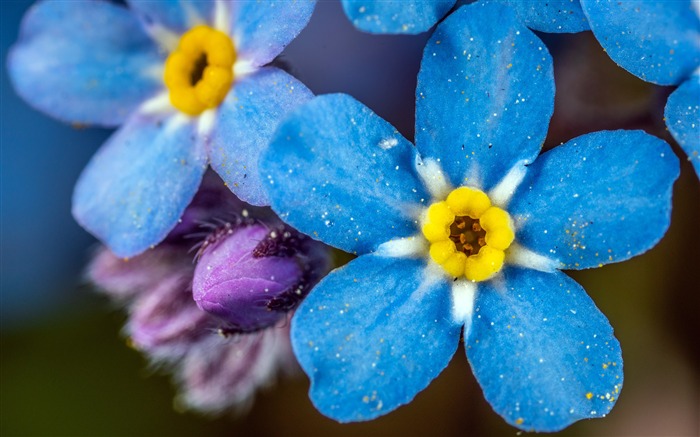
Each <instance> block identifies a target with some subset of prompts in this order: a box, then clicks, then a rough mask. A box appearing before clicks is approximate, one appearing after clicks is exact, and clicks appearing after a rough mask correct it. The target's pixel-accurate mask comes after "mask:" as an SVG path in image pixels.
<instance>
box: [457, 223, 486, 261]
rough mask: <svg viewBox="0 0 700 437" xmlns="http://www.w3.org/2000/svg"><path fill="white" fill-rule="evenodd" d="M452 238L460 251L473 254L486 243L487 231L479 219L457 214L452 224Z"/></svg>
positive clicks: (468, 254)
mask: <svg viewBox="0 0 700 437" xmlns="http://www.w3.org/2000/svg"><path fill="white" fill-rule="evenodd" d="M450 240H452V241H453V242H454V243H455V246H456V248H457V251H458V252H463V253H465V254H466V255H467V256H471V255H475V254H477V253H479V250H480V249H481V248H482V247H483V246H485V245H486V231H485V230H484V229H482V227H481V224H480V223H479V219H473V218H471V217H469V216H457V217H455V221H454V223H452V225H451V226H450Z"/></svg>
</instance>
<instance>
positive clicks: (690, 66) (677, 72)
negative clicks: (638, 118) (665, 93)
mask: <svg viewBox="0 0 700 437" xmlns="http://www.w3.org/2000/svg"><path fill="white" fill-rule="evenodd" d="M582 5H583V9H584V11H585V13H586V15H587V16H588V20H589V21H590V23H591V30H593V34H594V35H595V36H596V38H598V41H599V42H600V44H601V45H602V46H603V48H604V49H605V51H606V53H608V55H609V56H610V57H611V58H612V59H613V60H614V61H615V62H616V63H617V64H618V65H620V66H621V67H622V68H624V69H625V70H627V71H629V72H630V73H632V74H634V75H635V76H637V77H639V78H641V79H642V80H645V81H648V82H652V83H655V84H659V85H679V87H678V89H677V90H676V91H674V92H673V93H672V94H671V96H670V97H669V98H668V103H667V104H666V110H665V114H664V115H665V121H666V125H667V126H668V129H669V130H670V131H671V134H672V135H673V138H674V139H675V140H676V141H677V142H678V144H679V145H680V146H681V148H682V149H683V151H684V152H685V153H686V154H687V155H688V160H689V161H690V162H691V163H692V164H693V166H694V167H695V171H696V172H697V173H698V174H700V3H699V2H698V1H696V0H692V1H691V0H681V1H671V2H657V1H637V0H635V1H624V2H615V1H607V0H583V1H582Z"/></svg>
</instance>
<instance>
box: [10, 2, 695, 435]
mask: <svg viewBox="0 0 700 437" xmlns="http://www.w3.org/2000/svg"><path fill="white" fill-rule="evenodd" d="M127 3H128V8H125V7H122V6H119V5H116V4H113V3H110V2H106V1H92V2H51V1H46V0H45V1H41V2H39V3H38V4H37V5H35V6H34V7H33V9H32V10H31V11H30V12H29V13H28V14H27V16H26V18H25V20H24V22H23V25H22V32H21V35H20V38H19V40H18V42H17V44H16V45H15V46H14V48H13V49H12V51H11V53H10V55H9V58H8V69H9V77H10V78H11V80H12V83H13V85H14V87H15V89H16V90H17V92H18V93H19V94H20V95H21V96H22V97H24V98H25V99H26V100H27V101H28V102H29V103H30V104H32V105H33V106H35V107H36V108H37V109H39V110H41V111H44V112H46V113H48V114H50V115H53V116H55V117H57V118H59V119H61V120H64V121H67V122H70V123H76V124H81V125H82V124H91V125H100V126H106V127H119V128H118V129H117V130H116V132H115V133H114V134H113V136H112V137H111V138H110V139H109V140H108V141H107V143H106V144H105V145H104V146H102V148H101V149H100V150H99V151H98V152H97V154H96V155H95V156H94V158H93V159H92V160H91V162H90V163H89V164H88V166H87V168H86V169H85V170H84V172H83V174H82V175H81V177H80V179H79V180H78V182H77V186H76V188H75V192H74V197H73V214H74V216H75V218H76V220H77V221H78V222H79V223H80V224H81V225H82V226H83V227H84V228H85V229H87V230H88V231H89V232H91V233H92V234H94V235H95V236H96V237H97V238H98V239H100V240H101V241H102V242H103V243H104V244H105V246H103V247H101V248H100V249H99V250H98V251H97V253H96V255H95V257H94V259H93V261H92V262H91V264H90V266H89V269H88V276H89V278H90V280H91V281H92V282H93V283H94V284H96V285H97V287H98V288H99V289H101V290H103V291H104V292H105V293H106V294H107V295H109V296H110V297H112V298H113V299H115V300H116V301H119V302H121V303H123V304H124V305H125V307H126V309H127V311H128V314H129V316H128V321H127V324H126V327H125V332H126V335H127V336H128V338H129V342H130V344H131V345H133V346H134V347H135V348H136V349H138V350H140V351H142V352H143V353H145V354H146V355H147V356H148V357H149V358H150V359H151V360H152V361H153V362H154V363H156V364H158V365H164V366H167V367H168V368H170V369H171V370H172V371H173V373H174V374H175V377H176V379H177V380H178V382H179V384H180V387H181V395H180V400H181V401H182V402H183V404H184V405H187V406H189V407H191V408H195V409H199V410H203V411H215V412H220V411H223V410H226V409H230V408H233V407H240V406H241V405H245V404H247V403H249V401H250V400H251V399H252V396H253V394H254V393H255V391H256V390H257V389H258V388H259V387H262V386H265V385H267V384H268V383H269V381H270V380H271V379H272V378H274V376H275V375H276V374H278V373H286V372H291V371H294V369H296V361H297V360H298V362H299V364H301V367H302V369H303V370H304V371H305V372H306V374H307V375H308V376H309V378H310V379H311V389H310V397H311V400H312V401H313V403H314V405H315V406H316V407H317V408H318V410H319V411H321V412H322V413H323V414H325V415H327V416H328V417H331V418H333V419H336V420H337V421H340V422H350V421H362V420H370V419H373V418H376V417H378V416H381V415H383V414H386V413H389V412H390V411H392V410H394V409H396V408H398V407H400V406H401V405H404V404H406V403H408V402H410V401H411V400H412V399H413V398H414V397H415V396H416V395H417V393H419V392H420V391H421V390H423V389H424V388H425V387H427V386H428V384H430V382H431V381H432V380H433V379H434V378H436V377H437V376H438V375H439V374H440V372H441V371H442V370H443V369H444V368H445V367H446V366H447V364H448V363H449V361H450V360H451V358H452V357H453V355H454V354H455V352H456V350H457V348H458V346H459V344H460V343H463V344H464V348H465V352H466V355H467V358H468V360H469V362H470V364H471V368H472V371H473V373H474V375H475V377H476V379H477V381H478V382H479V384H480V385H481V387H482V389H483V392H484V396H485V397H486V399H487V401H488V402H489V403H490V404H491V406H492V407H493V409H494V410H495V411H496V412H497V413H498V414H500V415H501V416H502V417H503V418H504V419H505V420H506V421H507V422H508V423H509V424H511V425H513V426H515V427H517V428H520V429H523V430H536V431H557V430H560V429H563V428H565V427H567V426H569V425H570V424H572V423H574V422H576V421H578V420H581V419H585V418H594V417H602V416H605V415H606V414H608V413H609V412H610V411H611V409H612V408H613V406H614V405H615V402H616V400H617V399H618V397H619V395H620V391H621V389H622V384H623V371H622V368H623V362H622V352H621V349H620V344H619V342H618V340H617V339H616V338H615V336H614V334H613V329H612V327H611V325H610V323H609V322H608V320H607V318H606V317H605V316H604V315H603V314H602V313H601V312H600V310H598V308H597V307H596V305H595V304H594V303H593V301H592V300H591V299H590V298H589V297H588V295H587V294H586V292H585V290H584V289H583V288H582V287H581V286H580V285H579V284H577V283H576V282H575V281H574V280H572V279H571V278H570V277H569V276H567V275H566V274H565V273H563V272H562V270H579V269H587V268H593V267H601V266H603V265H605V264H609V263H614V262H619V261H624V260H627V259H630V258H632V257H634V256H637V255H640V254H642V253H644V252H645V251H647V250H649V249H650V248H652V247H653V246H654V245H655V244H656V243H657V242H658V241H659V240H660V239H661V238H662V237H663V235H664V234H665V232H666V230H667V228H668V226H669V223H670V212H671V192H672V187H673V183H674V181H675V180H676V178H677V177H678V174H679V165H678V159H677V158H676V156H675V155H674V153H673V151H672V149H671V148H670V147H669V145H668V144H667V143H666V142H664V141H663V140H661V139H659V138H656V137H654V136H651V135H649V134H647V133H645V132H642V131H638V130H637V131H623V130H616V131H603V132H593V133H588V134H586V135H582V136H579V137H577V138H574V139H571V140H570V141H568V142H566V143H565V144H562V145H560V146H557V147H555V148H554V149H552V150H549V151H547V152H544V153H541V152H542V146H543V143H544V141H545V137H546V134H547V130H548V126H549V122H550V118H551V117H552V114H553V111H554V95H555V86H554V69H553V63H552V58H551V56H550V54H549V51H548V49H547V47H546V46H545V45H544V44H543V42H542V41H541V40H540V39H539V38H538V36H537V35H536V34H535V33H534V32H533V30H537V31H542V32H551V33H573V32H580V31H584V30H588V29H589V26H590V29H592V31H593V32H594V34H595V35H596V37H597V38H598V39H599V41H600V42H601V44H603V46H604V47H605V48H606V50H607V52H608V53H609V54H610V56H611V57H613V59H615V60H616V61H617V62H618V63H620V64H621V65H623V66H624V67H625V68H627V69H629V70H630V71H631V72H633V73H634V74H637V75H639V76H640V77H642V78H644V79H646V80H651V81H654V82H657V83H661V84H678V83H682V85H681V86H680V87H679V88H678V90H676V91H675V92H674V93H673V94H672V95H671V97H670V98H669V102H668V105H667V107H666V119H667V120H666V121H667V123H668V127H669V129H670V130H671V133H672V134H673V136H674V137H675V139H676V140H677V141H678V143H679V144H680V146H681V147H682V148H684V150H685V151H686V153H687V154H688V156H689V157H690V159H691V161H692V162H693V164H694V165H695V168H696V170H698V171H700V160H698V159H697V158H698V153H700V142H699V141H698V139H699V138H700V120H698V114H700V106H698V99H697V97H698V95H700V75H699V74H698V71H697V68H698V65H700V44H699V43H698V42H699V41H700V39H699V38H698V35H699V34H700V19H698V15H697V14H696V12H697V11H696V10H695V9H693V8H692V7H691V5H690V2H673V4H672V5H671V4H669V5H666V4H664V5H662V6H660V5H658V4H656V3H653V2H643V1H628V2H612V1H611V2H608V1H602V0H581V1H580V2H579V1H577V0H556V1H549V2H540V1H534V0H532V1H531V0H527V1H514V0H492V1H486V0H482V1H479V2H476V3H474V4H468V5H465V4H464V3H466V2H463V1H455V0H444V1H443V0H438V1H426V0H410V1H405V2H398V1H394V2H392V1H372V0H342V5H343V8H344V11H345V13H346V15H347V16H348V18H349V19H350V20H351V21H352V22H353V24H354V25H355V26H356V27H357V28H359V29H360V30H362V31H366V32H370V33H395V34H396V33H403V34H407V33H408V34H415V33H420V32H425V31H428V30H430V29H431V28H433V27H434V30H433V33H432V35H431V36H430V39H429V41H428V42H427V45H426V47H425V49H424V52H423V58H422V61H421V66H420V72H419V74H418V78H417V89H416V95H415V98H416V114H415V141H414V143H413V144H412V143H411V142H409V141H408V140H407V139H406V138H404V137H403V136H402V135H401V134H399V132H398V131H397V130H396V129H395V128H394V127H393V126H391V125H390V124H389V123H388V122H386V121H385V120H383V119H382V118H380V117H379V116H378V115H376V114H375V113H374V112H373V111H372V110H371V109H370V108H368V107H366V106H364V105H363V104H361V103H360V102H358V101H357V100H355V99H354V98H353V97H351V96H348V95H344V94H331V95H324V96H319V97H313V96H312V94H311V92H310V91H309V90H308V89H307V88H306V87H305V86H304V85H303V84H302V83H300V82H299V81H297V80H296V79H295V78H294V77H293V76H291V75H290V74H289V73H287V72H285V71H283V70H282V69H280V68H277V67H273V66H270V65H269V63H270V62H271V61H273V60H274V59H275V58H276V57H277V56H278V55H279V54H280V53H281V51H282V50H283V49H284V47H285V46H286V45H287V44H288V43H289V42H290V41H291V40H292V39H293V38H294V37H296V35H297V34H298V33H299V32H300V31H301V30H302V29H303V28H304V26H305V25H306V23H307V22H308V20H309V18H310V16H311V14H312V11H313V9H314V2H313V1H311V0H296V1H293V2H292V1H256V2H251V1H224V0H216V1H186V0H181V1H178V2H166V1H159V2H154V1H139V0H129V1H127ZM686 3H687V4H686ZM644 20H647V21H649V22H651V21H654V20H662V22H668V21H669V20H671V21H672V23H673V25H667V26H663V28H664V31H663V32H661V33H660V34H659V36H658V37H654V38H651V37H649V36H648V35H647V34H646V33H644V32H645V31H646V30H645V31H638V29H639V27H635V26H643V25H644V24H640V23H647V21H644ZM664 20H665V21H664ZM667 24H668V23H667ZM645 29H646V28H645ZM664 32H665V33H664ZM640 56H641V57H640ZM209 167H211V169H212V170H213V172H209V173H207V169H208V168H209ZM215 173H216V174H218V176H217V175H216V174H215ZM266 205H269V206H271V208H268V207H267V206H266ZM273 211H274V212H273ZM324 243H326V244H329V245H330V246H333V247H335V248H337V249H340V250H343V251H345V252H348V253H350V254H352V255H353V256H356V258H355V259H353V260H352V261H350V262H349V263H348V264H347V265H345V266H342V267H340V268H337V269H336V270H333V271H332V272H330V273H328V272H329V271H330V270H331V268H332V267H334V265H333V257H332V256H331V251H330V249H329V248H328V246H325V244H324ZM326 274H327V275H326ZM324 275H326V276H325V277H324ZM322 277H323V278H322ZM319 281H320V282H319ZM314 286H315V288H314ZM312 288H314V289H313V290H312ZM290 325H291V329H290Z"/></svg>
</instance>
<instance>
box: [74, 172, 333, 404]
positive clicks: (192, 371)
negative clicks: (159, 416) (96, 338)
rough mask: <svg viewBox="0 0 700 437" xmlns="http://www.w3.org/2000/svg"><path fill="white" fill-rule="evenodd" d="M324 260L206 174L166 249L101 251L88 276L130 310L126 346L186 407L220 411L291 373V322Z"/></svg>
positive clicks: (310, 244)
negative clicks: (165, 371)
mask: <svg viewBox="0 0 700 437" xmlns="http://www.w3.org/2000/svg"><path fill="white" fill-rule="evenodd" d="M193 249H194V251H193ZM195 255H196V257H195ZM327 255H328V253H327V249H326V248H325V246H323V245H322V244H320V243H318V242H316V241H313V240H311V239H310V238H308V237H306V236H304V235H302V234H299V233H298V232H297V231H295V230H294V229H291V228H290V227H288V226H286V225H284V223H282V222H280V221H279V219H277V217H275V215H274V214H273V213H272V212H271V211H269V210H268V209H265V208H257V207H253V206H251V205H247V204H245V203H244V202H242V201H240V200H238V199H237V198H236V197H235V196H234V195H233V194H232V193H231V192H230V191H229V190H228V189H226V188H225V187H224V185H223V183H222V182H221V180H220V179H218V178H217V177H216V176H214V175H209V176H208V177H206V178H205V180H204V183H203V185H202V187H201V188H200V190H199V191H198V193H197V195H196V196H195V198H194V200H193V202H192V203H191V205H190V206H189V207H188V208H187V209H186V210H185V214H184V215H183V218H182V220H181V222H180V223H179V224H178V225H177V227H176V228H175V229H173V231H172V232H171V233H170V234H169V235H168V237H167V238H166V239H165V240H164V241H163V243H161V244H160V245H159V246H158V247H156V248H155V249H153V250H150V251H148V252H146V253H144V254H142V255H138V256H136V257H134V258H131V259H128V260H125V259H121V258H118V257H117V256H115V255H114V254H113V253H112V252H111V251H109V250H108V249H106V248H101V249H100V250H99V251H98V253H97V254H96V256H95V258H94V259H93V261H92V263H91V264H90V267H89V269H88V276H89V278H90V280H91V281H92V282H93V283H94V284H96V285H97V286H98V287H99V288H100V289H102V290H103V291H104V292H105V293H106V294H108V295H109V296H111V297H112V298H114V299H115V300H116V301H118V302H122V303H124V304H125V305H126V306H127V309H128V312H129V319H128V322H127V324H126V328H125V330H126V335H127V336H128V338H129V343H130V344H131V345H132V346H133V347H135V348H136V349H138V350H140V351H142V352H144V353H145V354H146V355H147V356H149V357H150V358H151V359H152V360H153V362H154V363H155V364H158V365H166V366H167V367H170V368H172V369H174V373H175V375H176V378H177V380H178V381H179V383H180V386H181V396H180V398H181V401H182V402H183V404H184V405H186V406H189V407H191V408H196V409H199V410H204V411H221V410H224V409H227V408H230V407H243V406H245V405H246V404H247V403H249V401H250V400H251V399H252V396H253V394H254V393H255V391H256V389H258V388H259V387H261V386H265V385H267V384H269V382H270V380H271V379H272V378H273V377H274V375H275V374H276V373H278V372H282V373H289V372H293V371H294V370H295V369H296V368H297V367H296V361H295V360H294V357H293V355H292V351H291V346H290V344H289V324H288V319H289V317H291V314H292V312H293V310H294V308H296V306H297V304H298V303H299V302H300V301H301V299H302V298H303V297H304V296H305V295H306V293H308V291H309V290H310V289H311V287H312V286H313V285H314V283H315V282H317V281H318V279H319V278H320V277H321V276H322V275H323V274H325V272H326V271H327V270H328V267H329V266H328V262H327V259H328V257H327ZM193 259H194V260H195V261H194V262H193Z"/></svg>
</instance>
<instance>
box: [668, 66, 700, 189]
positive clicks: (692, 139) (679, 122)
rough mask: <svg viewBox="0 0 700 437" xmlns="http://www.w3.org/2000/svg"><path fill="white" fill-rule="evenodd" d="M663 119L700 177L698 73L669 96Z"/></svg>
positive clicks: (699, 94) (699, 97)
mask: <svg viewBox="0 0 700 437" xmlns="http://www.w3.org/2000/svg"><path fill="white" fill-rule="evenodd" d="M664 117H665V118H666V125H667V126H668V130H670V131H671V135H673V138H675V139H676V141H678V144H680V146H681V148H682V149H683V151H684V152H685V153H686V154H687V155H688V160H689V161H690V162H691V163H692V164H693V167H695V172H696V173H697V174H698V175H700V73H696V74H694V75H692V76H691V77H690V79H688V80H687V81H686V82H684V83H683V84H681V86H680V87H678V89H677V90H676V91H674V92H673V94H671V95H670V96H669V98H668V102H666V111H665V113H664Z"/></svg>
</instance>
